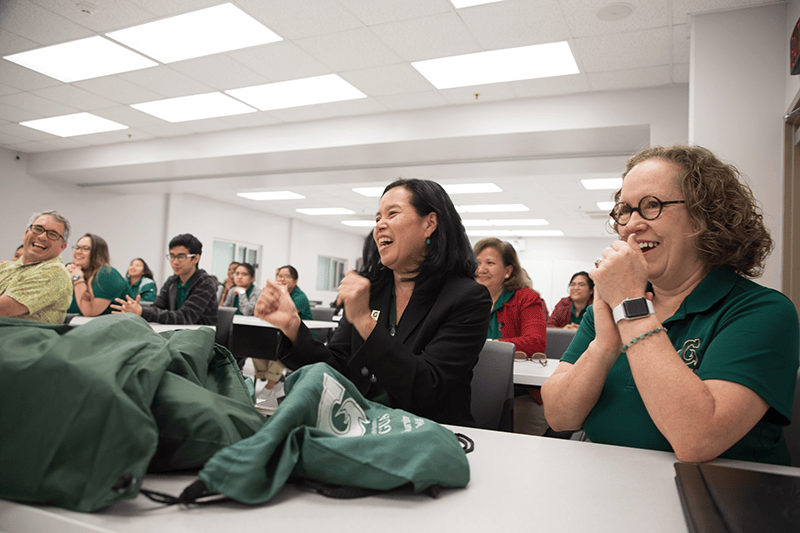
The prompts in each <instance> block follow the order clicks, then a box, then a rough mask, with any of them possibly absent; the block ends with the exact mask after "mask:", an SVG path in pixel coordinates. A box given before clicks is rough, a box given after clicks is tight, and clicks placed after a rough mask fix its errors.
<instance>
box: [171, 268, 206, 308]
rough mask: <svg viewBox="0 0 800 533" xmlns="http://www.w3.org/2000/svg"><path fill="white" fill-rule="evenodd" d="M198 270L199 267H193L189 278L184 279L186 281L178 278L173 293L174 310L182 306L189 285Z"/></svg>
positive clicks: (186, 296) (187, 293)
mask: <svg viewBox="0 0 800 533" xmlns="http://www.w3.org/2000/svg"><path fill="white" fill-rule="evenodd" d="M199 271H200V270H199V269H195V271H194V274H192V277H191V278H189V279H187V280H186V283H183V282H181V278H178V289H177V290H178V292H177V293H176V294H175V310H178V309H180V308H181V307H183V302H185V301H186V298H188V297H189V287H191V286H192V282H193V281H194V280H195V279H197V273H198V272H199Z"/></svg>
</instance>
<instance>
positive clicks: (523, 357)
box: [514, 351, 547, 366]
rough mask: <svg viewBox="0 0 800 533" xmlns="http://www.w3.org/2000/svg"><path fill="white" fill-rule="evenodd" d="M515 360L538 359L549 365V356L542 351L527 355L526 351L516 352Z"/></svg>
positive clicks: (538, 361) (541, 363)
mask: <svg viewBox="0 0 800 533" xmlns="http://www.w3.org/2000/svg"><path fill="white" fill-rule="evenodd" d="M514 361H536V362H537V363H539V364H540V365H542V366H547V356H546V355H545V354H543V353H542V352H536V353H535V354H533V355H530V356H529V355H527V354H526V353H525V352H520V351H517V352H514Z"/></svg>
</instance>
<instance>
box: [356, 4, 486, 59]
mask: <svg viewBox="0 0 800 533" xmlns="http://www.w3.org/2000/svg"><path fill="white" fill-rule="evenodd" d="M372 31H373V32H375V35H377V36H378V37H379V38H380V39H381V41H383V42H384V43H386V46H388V47H389V48H391V49H392V50H394V51H395V52H396V53H397V54H398V55H399V56H400V57H402V58H403V59H405V60H406V61H420V60H423V59H432V58H437V57H448V56H454V55H461V54H468V53H471V52H480V51H481V47H480V44H479V43H478V41H477V39H475V36H473V35H472V34H471V33H470V31H469V30H468V29H467V27H466V25H465V24H464V21H462V20H461V18H460V17H459V16H458V15H457V14H455V13H442V14H439V15H433V16H430V17H424V18H418V19H413V20H403V21H400V22H392V23H389V24H381V25H379V26H373V27H372Z"/></svg>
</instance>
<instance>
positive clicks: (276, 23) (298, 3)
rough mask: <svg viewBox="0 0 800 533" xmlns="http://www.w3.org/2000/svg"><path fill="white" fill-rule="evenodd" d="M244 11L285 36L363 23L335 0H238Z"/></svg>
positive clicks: (326, 31)
mask: <svg viewBox="0 0 800 533" xmlns="http://www.w3.org/2000/svg"><path fill="white" fill-rule="evenodd" d="M237 4H239V5H240V6H241V7H242V8H243V9H244V10H245V11H247V13H249V14H250V15H252V16H253V17H254V18H255V19H256V20H258V21H260V22H261V23H262V24H264V25H265V26H266V27H268V28H269V29H271V30H272V31H274V32H275V33H277V34H278V35H280V36H281V37H283V38H286V39H300V38H303V37H310V36H312V35H325V34H328V33H335V32H341V31H346V30H352V29H355V28H361V27H363V24H362V23H361V21H360V20H358V18H357V17H356V16H355V15H353V14H352V13H351V12H350V11H348V10H347V9H345V8H344V7H342V6H341V5H340V4H339V3H338V2H331V1H329V0H270V1H269V2H264V1H263V0H237Z"/></svg>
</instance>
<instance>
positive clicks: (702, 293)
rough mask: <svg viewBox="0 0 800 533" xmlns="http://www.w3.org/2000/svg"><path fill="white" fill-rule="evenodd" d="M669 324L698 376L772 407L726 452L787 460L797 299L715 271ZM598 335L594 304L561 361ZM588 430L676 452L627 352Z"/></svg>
mask: <svg viewBox="0 0 800 533" xmlns="http://www.w3.org/2000/svg"><path fill="white" fill-rule="evenodd" d="M664 326H665V327H666V328H667V329H668V334H667V335H668V336H669V339H670V341H672V345H673V346H674V347H675V349H676V351H677V352H678V354H680V356H681V357H682V358H683V360H684V362H685V363H686V365H687V366H688V367H689V368H691V369H692V370H693V371H694V372H695V373H696V374H697V376H698V377H699V378H700V379H703V380H706V379H719V380H725V381H731V382H734V383H739V384H741V385H744V386H745V387H747V388H749V389H751V390H753V391H754V392H755V393H756V394H758V395H759V396H761V397H762V398H763V399H764V400H765V401H766V402H767V403H768V404H769V405H770V408H769V409H768V410H767V413H766V414H765V415H764V417H763V418H762V419H761V420H760V421H759V422H758V423H757V424H756V425H755V427H753V429H751V430H750V431H749V432H748V433H747V434H746V435H745V436H744V437H742V439H741V440H739V442H737V443H736V444H734V445H733V446H731V447H730V448H729V449H728V450H727V451H725V452H724V453H722V454H721V455H720V457H725V458H728V459H740V460H744V461H756V462H762V463H776V464H786V465H788V464H789V452H788V449H787V448H786V443H785V441H784V440H783V431H782V427H783V426H785V425H788V424H789V422H790V421H791V417H792V398H793V395H794V388H795V384H796V380H797V368H798V355H797V354H798V343H799V342H800V341H798V337H799V336H800V325H798V319H797V312H796V310H795V308H794V305H793V304H792V302H791V301H790V300H789V299H788V298H786V297H785V296H784V295H783V294H781V293H780V292H778V291H775V290H772V289H768V288H766V287H762V286H761V285H758V284H757V283H754V282H752V281H750V280H747V279H745V278H743V277H741V276H739V275H737V274H736V273H734V272H733V271H732V270H729V269H723V270H717V271H714V272H711V273H710V274H708V275H707V276H706V277H705V278H704V279H703V280H702V281H701V282H700V284H699V285H698V286H697V287H696V288H695V289H694V291H692V293H691V294H690V295H689V296H688V297H687V298H686V299H685V300H684V301H683V303H682V304H681V306H680V307H679V308H678V311H677V312H676V313H675V314H674V315H673V316H672V317H670V318H668V319H667V320H665V321H664ZM594 335H595V329H594V310H593V309H589V311H587V313H586V315H585V316H584V319H583V321H582V322H581V326H580V328H579V329H578V331H577V333H576V335H575V339H574V340H573V341H572V344H570V346H569V348H568V349H567V351H566V352H565V353H564V356H563V357H562V359H561V360H562V361H566V362H568V363H573V364H574V363H575V361H577V360H578V359H579V358H580V357H581V355H582V354H583V353H584V351H585V350H586V349H587V347H588V346H589V343H590V342H591V341H592V340H593V339H594ZM623 342H625V339H623ZM583 428H584V430H585V431H586V435H587V437H589V439H590V440H592V441H593V442H599V443H604V444H616V445H622V446H630V447H634V448H647V449H653V450H664V451H672V447H671V446H670V444H669V442H668V441H667V439H666V438H665V437H664V436H663V435H662V434H661V432H659V430H658V428H657V427H656V425H655V424H654V423H653V421H652V419H651V418H650V415H649V414H648V412H647V409H646V408H645V406H644V402H643V401H642V398H641V396H640V395H639V391H638V390H637V388H636V383H635V381H634V379H633V376H632V375H631V369H630V366H629V365H628V359H627V356H626V355H625V354H620V356H619V357H618V358H617V361H616V362H615V363H614V366H613V367H612V368H611V371H610V372H609V374H608V377H607V378H606V382H605V385H604V386H603V391H602V393H601V394H600V398H599V399H598V401H597V404H596V405H595V406H594V408H593V409H592V411H591V412H590V413H589V416H588V417H587V418H586V420H585V422H584V425H583Z"/></svg>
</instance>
